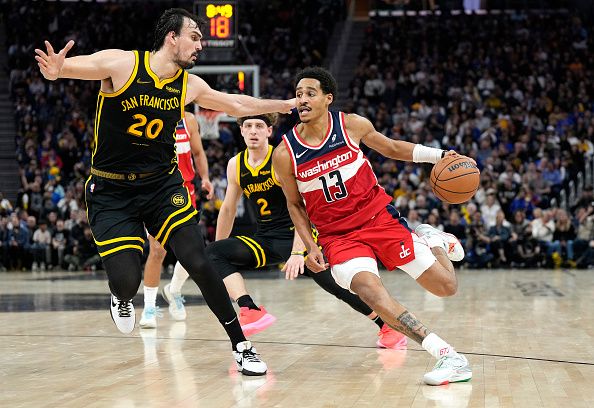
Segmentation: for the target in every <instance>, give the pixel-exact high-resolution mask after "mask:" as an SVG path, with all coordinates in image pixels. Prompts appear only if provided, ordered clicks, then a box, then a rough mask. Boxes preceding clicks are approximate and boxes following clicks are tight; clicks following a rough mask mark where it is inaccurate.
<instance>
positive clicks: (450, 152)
mask: <svg viewBox="0 0 594 408" xmlns="http://www.w3.org/2000/svg"><path fill="white" fill-rule="evenodd" d="M443 157H444V158H446V157H468V156H463V155H461V154H459V153H458V152H456V151H455V150H448V151H447V152H445V154H444V156H443ZM468 160H470V161H471V162H473V163H474V164H475V165H476V161H475V160H474V159H473V158H472V157H468Z"/></svg>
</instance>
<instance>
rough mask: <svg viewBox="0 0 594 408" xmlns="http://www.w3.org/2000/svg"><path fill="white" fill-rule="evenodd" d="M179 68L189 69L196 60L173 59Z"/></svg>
mask: <svg viewBox="0 0 594 408" xmlns="http://www.w3.org/2000/svg"><path fill="white" fill-rule="evenodd" d="M173 62H175V63H176V64H177V65H178V66H179V67H180V68H181V69H190V68H192V67H193V66H194V65H196V61H191V60H190V61H184V60H180V59H176V60H173Z"/></svg>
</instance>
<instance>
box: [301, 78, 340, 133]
mask: <svg viewBox="0 0 594 408" xmlns="http://www.w3.org/2000/svg"><path fill="white" fill-rule="evenodd" d="M295 97H296V98H297V111H298V112H299V119H300V120H301V122H303V123H307V122H311V121H312V120H314V119H318V118H320V117H322V116H324V117H325V115H326V113H327V112H328V106H330V104H331V103H332V98H333V97H332V94H325V93H324V92H323V91H322V88H321V87H320V81H318V80H317V79H313V78H303V79H302V80H301V81H299V83H298V84H297V88H296V89H295Z"/></svg>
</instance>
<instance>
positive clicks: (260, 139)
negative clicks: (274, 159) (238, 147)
mask: <svg viewBox="0 0 594 408" xmlns="http://www.w3.org/2000/svg"><path fill="white" fill-rule="evenodd" d="M270 135H272V126H268V125H267V124H266V122H264V121H263V120H262V119H248V120H246V121H245V122H243V125H242V126H241V136H243V140H245V144H246V145H247V147H248V149H259V148H268V138H269V137H270Z"/></svg>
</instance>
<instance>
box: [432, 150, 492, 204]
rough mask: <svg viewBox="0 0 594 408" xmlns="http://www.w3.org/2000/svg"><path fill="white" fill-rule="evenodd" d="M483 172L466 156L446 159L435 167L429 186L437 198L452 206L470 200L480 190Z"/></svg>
mask: <svg viewBox="0 0 594 408" xmlns="http://www.w3.org/2000/svg"><path fill="white" fill-rule="evenodd" d="M480 180H481V172H480V171H479V169H478V168H477V167H476V164H474V162H473V161H472V160H471V159H469V158H468V157H466V156H454V157H451V156H448V157H444V158H443V159H441V160H440V161H438V162H437V163H435V165H434V166H433V170H431V177H430V178H429V184H430V185H431V189H432V190H433V193H434V194H435V196H436V197H437V198H439V199H440V200H442V201H445V202H447V203H450V204H460V203H464V202H466V201H468V200H470V199H471V198H472V197H473V196H474V193H476V190H478V187H479V183H480Z"/></svg>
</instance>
